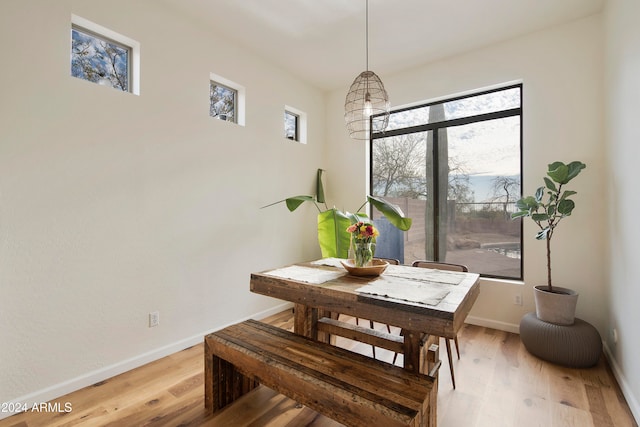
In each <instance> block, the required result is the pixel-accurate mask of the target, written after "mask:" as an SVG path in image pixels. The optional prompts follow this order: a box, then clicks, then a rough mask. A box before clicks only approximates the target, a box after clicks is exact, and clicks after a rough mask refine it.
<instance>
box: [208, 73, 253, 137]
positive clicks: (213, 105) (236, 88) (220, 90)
mask: <svg viewBox="0 0 640 427" xmlns="http://www.w3.org/2000/svg"><path fill="white" fill-rule="evenodd" d="M245 103H246V90H245V88H244V86H241V85H239V84H238V83H236V82H233V81H231V80H229V79H226V78H224V77H222V76H219V75H217V74H214V73H210V74H209V115H210V116H211V117H213V118H215V119H218V120H224V121H227V122H232V123H237V124H239V125H241V126H244V123H245Z"/></svg>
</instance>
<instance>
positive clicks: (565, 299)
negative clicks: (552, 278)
mask: <svg viewBox="0 0 640 427" xmlns="http://www.w3.org/2000/svg"><path fill="white" fill-rule="evenodd" d="M548 289H549V288H548V286H546V285H545V286H535V287H534V288H533V296H534V299H535V302H536V316H537V317H538V319H540V320H542V321H544V322H549V323H554V324H556V325H573V322H574V319H575V316H576V306H577V305H578V293H577V292H576V291H574V290H572V289H568V288H561V287H559V286H554V287H553V292H549V291H548Z"/></svg>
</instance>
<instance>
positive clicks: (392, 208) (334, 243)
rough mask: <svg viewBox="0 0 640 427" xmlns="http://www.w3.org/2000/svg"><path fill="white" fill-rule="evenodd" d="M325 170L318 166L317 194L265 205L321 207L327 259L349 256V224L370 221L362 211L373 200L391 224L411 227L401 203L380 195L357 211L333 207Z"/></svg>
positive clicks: (321, 232)
mask: <svg viewBox="0 0 640 427" xmlns="http://www.w3.org/2000/svg"><path fill="white" fill-rule="evenodd" d="M323 172H324V170H323V169H318V172H317V174H316V195H315V196H307V195H303V196H294V197H289V198H286V199H284V200H280V201H277V202H275V203H271V204H269V205H266V206H263V207H262V208H266V207H269V206H273V205H277V204H279V203H282V202H284V203H285V204H286V206H287V208H288V209H289V211H290V212H293V211H295V210H296V209H297V208H298V207H299V206H300V205H301V204H303V203H304V202H311V203H313V204H314V205H315V206H316V208H317V209H318V243H319V244H320V250H321V252H322V257H323V258H329V257H336V258H347V257H348V255H349V245H350V243H351V236H350V235H349V233H347V231H346V230H347V227H349V226H350V225H351V224H354V223H356V222H358V221H364V222H366V221H367V220H368V216H367V214H366V213H363V212H360V211H361V210H362V208H364V206H365V205H366V204H367V203H371V205H372V206H373V207H375V208H376V209H377V210H379V211H380V212H381V213H382V214H383V215H384V216H385V218H387V220H388V221H389V222H390V223H391V224H393V225H394V226H395V227H397V228H399V229H400V230H402V231H407V230H408V229H409V228H411V218H407V217H405V216H404V213H403V212H402V210H401V209H400V207H399V206H396V205H394V204H392V203H389V202H387V201H386V200H383V199H381V198H379V197H376V196H371V195H369V196H367V198H366V200H365V202H364V203H363V204H362V206H360V207H359V208H358V210H357V211H356V212H357V213H349V212H342V211H340V210H338V209H336V208H335V207H334V208H331V209H329V208H328V207H327V204H326V201H325V195H324V186H323V184H322V173H323ZM319 204H323V205H324V210H322V209H321V208H320V205H319Z"/></svg>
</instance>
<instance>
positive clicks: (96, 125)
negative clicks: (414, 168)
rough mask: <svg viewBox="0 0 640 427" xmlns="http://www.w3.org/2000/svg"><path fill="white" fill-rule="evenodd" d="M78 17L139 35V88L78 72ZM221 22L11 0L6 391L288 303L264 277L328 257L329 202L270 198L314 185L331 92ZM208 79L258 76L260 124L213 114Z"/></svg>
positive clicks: (1, 162)
mask: <svg viewBox="0 0 640 427" xmlns="http://www.w3.org/2000/svg"><path fill="white" fill-rule="evenodd" d="M72 13H73V14H76V15H79V16H81V17H84V18H86V19H89V20H91V21H94V22H96V23H98V24H100V25H103V26H105V27H107V28H110V29H112V30H114V31H116V32H119V33H121V34H124V35H126V36H128V37H131V38H132V39H135V40H137V41H139V42H140V43H141V56H142V62H141V70H142V74H141V81H142V83H141V90H140V96H135V95H132V94H126V93H121V92H117V91H115V90H113V89H110V88H106V87H102V86H99V85H96V84H93V83H89V82H86V81H83V80H80V79H77V78H73V77H71V76H70V64H69V57H70V54H69V49H70V25H71V21H70V19H71V14H72ZM214 30H215V29H213V28H208V27H206V26H204V25H201V24H200V23H198V22H195V21H191V20H188V19H186V18H182V17H180V16H179V15H178V14H176V13H175V12H174V11H171V10H166V9H164V8H163V7H162V6H161V3H159V2H156V1H152V0H138V1H135V2H131V1H128V0H114V1H109V2H104V1H93V0H92V1H87V0H76V1H71V0H56V1H55V2H53V1H48V0H20V1H19V0H8V1H6V0H5V1H2V2H0V51H2V55H3V60H2V66H1V67H0V84H2V91H1V95H0V291H1V292H0V402H7V401H10V400H12V399H17V400H21V401H23V400H25V399H27V400H28V399H29V398H32V399H35V400H36V401H40V400H42V399H47V398H50V397H53V396H57V395H59V394H61V393H63V392H66V391H69V390H71V389H74V388H77V387H80V386H83V385H87V384H90V383H91V382H95V381H98V380H100V379H103V378H106V377H108V376H111V375H113V374H114V373H117V372H118V371H120V370H123V369H128V368H131V367H133V366H135V365H137V364H140V363H143V362H145V361H147V360H150V359H153V358H156V357H158V356H161V355H163V354H166V353H170V352H173V351H176V350H178V349H180V348H181V347H185V346H188V345H190V344H192V343H194V342H200V340H201V339H202V336H203V335H204V333H206V332H207V331H210V330H213V329H217V328H220V327H221V326H223V325H225V324H227V323H230V322H234V321H237V320H238V319H241V318H244V317H248V316H252V315H256V314H257V313H261V312H263V313H264V312H265V311H268V310H270V309H273V308H274V307H276V306H277V305H278V304H280V302H278V301H276V300H271V299H267V298H264V297H260V296H257V295H253V294H251V293H250V292H249V274H250V273H251V272H252V271H258V270H262V269H266V268H270V267H275V266H278V265H281V264H284V263H290V262H295V261H300V260H307V259H313V258H315V257H319V250H318V249H317V245H314V244H305V242H307V241H311V242H313V241H315V239H316V232H315V224H316V218H315V214H314V208H313V206H309V207H307V208H305V207H303V208H301V212H295V213H294V214H289V213H288V211H287V210H286V208H285V207H284V206H276V207H273V208H270V209H265V210H260V209H259V207H260V206H263V205H265V204H267V203H270V202H273V201H277V200H280V199H282V198H283V197H284V196H289V195H294V194H300V193H309V192H312V191H313V182H314V177H315V170H316V169H317V168H318V167H322V163H323V158H322V156H323V148H322V146H323V144H324V139H325V135H324V132H325V131H324V129H325V128H324V125H325V118H324V114H325V113H324V95H323V94H322V92H320V91H319V90H316V89H314V88H313V87H311V86H309V85H308V84H306V83H303V82H301V81H299V80H297V79H296V78H294V77H293V76H291V75H289V74H287V73H286V72H283V70H281V69H279V68H277V67H276V66H274V65H272V64H267V63H265V62H262V61H260V60H259V59H257V58H256V56H255V55H253V54H251V53H249V52H246V51H243V50H242V49H240V48H237V47H235V46H233V45H232V44H231V43H229V42H227V41H226V40H225V39H224V36H221V35H220V34H216V33H215V32H214ZM210 72H214V73H216V74H219V75H222V76H225V77H227V78H229V79H231V80H233V81H235V82H237V83H239V84H241V85H243V86H245V87H246V93H247V116H246V126H245V127H241V126H237V125H234V124H231V123H227V122H222V121H219V120H215V119H212V118H210V117H209V116H208V85H209V73H210ZM285 104H286V105H291V106H293V107H295V108H298V109H300V110H302V111H305V112H306V113H307V114H308V119H309V121H308V132H309V134H308V143H307V144H306V145H301V144H297V143H294V142H291V141H288V140H286V139H285V138H284V135H283V134H284V130H283V111H284V106H285ZM155 310H158V311H159V312H160V326H158V327H156V328H149V327H148V319H147V316H148V313H149V312H151V311H155ZM3 415H5V414H3Z"/></svg>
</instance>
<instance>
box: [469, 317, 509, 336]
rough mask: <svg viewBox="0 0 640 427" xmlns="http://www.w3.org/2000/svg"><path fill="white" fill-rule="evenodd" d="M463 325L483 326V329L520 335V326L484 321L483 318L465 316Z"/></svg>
mask: <svg viewBox="0 0 640 427" xmlns="http://www.w3.org/2000/svg"><path fill="white" fill-rule="evenodd" d="M465 323H469V324H471V325H476V326H484V327H485V328H491V329H497V330H499V331H505V332H512V333H514V334H520V324H517V325H516V324H513V323H507V322H499V321H497V320H492V319H485V318H484V317H476V316H467V318H466V320H465Z"/></svg>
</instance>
